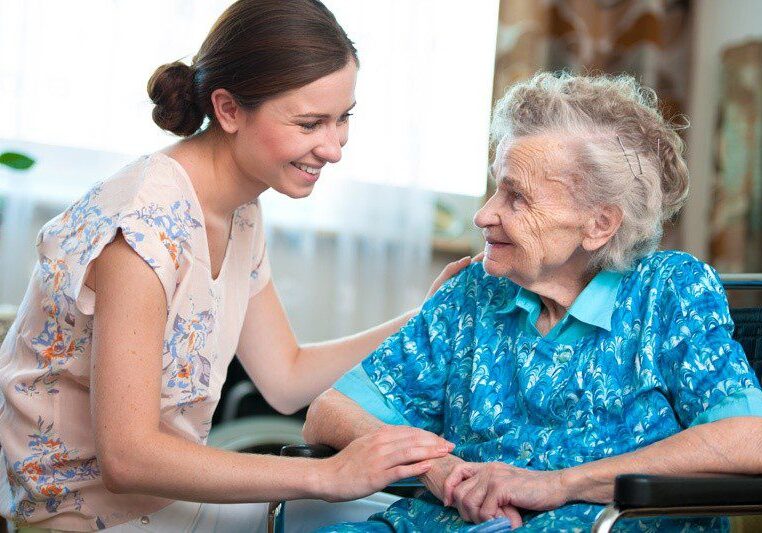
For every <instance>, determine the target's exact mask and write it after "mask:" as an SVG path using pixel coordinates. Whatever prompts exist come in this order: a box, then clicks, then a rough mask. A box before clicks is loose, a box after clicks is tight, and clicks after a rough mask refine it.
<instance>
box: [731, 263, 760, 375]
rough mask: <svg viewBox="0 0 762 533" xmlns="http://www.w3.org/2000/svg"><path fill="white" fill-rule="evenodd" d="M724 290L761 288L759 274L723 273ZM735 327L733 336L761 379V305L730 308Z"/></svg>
mask: <svg viewBox="0 0 762 533" xmlns="http://www.w3.org/2000/svg"><path fill="white" fill-rule="evenodd" d="M721 278H722V282H723V283H722V284H723V285H724V286H725V290H762V275H760V274H732V275H730V274H725V275H723V276H721ZM730 316H731V317H732V318H733V322H734V323H735V325H736V327H735V330H734V331H733V338H734V339H735V340H737V341H738V342H739V343H740V344H741V346H742V347H743V351H744V353H745V354H746V358H747V359H748V360H749V365H751V368H752V369H753V370H754V373H755V374H756V375H757V378H758V379H759V380H760V381H762V307H736V308H731V309H730Z"/></svg>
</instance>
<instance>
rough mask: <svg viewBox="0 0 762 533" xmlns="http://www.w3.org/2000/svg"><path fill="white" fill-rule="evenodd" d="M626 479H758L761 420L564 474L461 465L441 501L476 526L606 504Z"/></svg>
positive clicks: (696, 433)
mask: <svg viewBox="0 0 762 533" xmlns="http://www.w3.org/2000/svg"><path fill="white" fill-rule="evenodd" d="M628 473H642V474H654V475H686V474H731V473H734V474H759V473H762V418H759V417H734V418H727V419H724V420H719V421H717V422H712V423H708V424H702V425H699V426H694V427H691V428H689V429H686V430H684V431H681V432H680V433H677V434H675V435H672V436H671V437H668V438H666V439H664V440H661V441H659V442H655V443H654V444H651V445H650V446H646V447H644V448H641V449H639V450H637V451H634V452H630V453H625V454H622V455H618V456H615V457H609V458H606V459H601V460H599V461H594V462H591V463H586V464H583V465H580V466H575V467H572V468H567V469H564V470H557V471H547V472H542V471H534V470H524V469H520V468H516V467H512V466H509V465H506V464H504V463H483V464H478V463H464V464H463V465H459V466H456V467H455V468H454V469H453V470H452V472H451V473H450V475H449V476H448V478H447V480H446V481H445V498H444V501H445V503H446V504H452V505H454V506H456V507H457V508H458V510H459V511H460V513H461V515H462V516H463V517H464V518H465V519H469V520H472V521H475V522H479V521H483V520H488V519H490V518H493V517H495V516H500V513H501V512H505V509H506V508H508V507H518V508H523V509H532V510H548V509H554V508H557V507H560V506H561V505H564V504H566V503H568V502H570V501H588V502H595V503H608V502H610V501H611V500H612V498H613V495H614V481H615V479H616V477H617V476H618V475H620V474H628ZM501 510H502V511H501Z"/></svg>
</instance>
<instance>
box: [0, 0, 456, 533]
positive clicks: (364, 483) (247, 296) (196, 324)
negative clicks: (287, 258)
mask: <svg viewBox="0 0 762 533" xmlns="http://www.w3.org/2000/svg"><path fill="white" fill-rule="evenodd" d="M357 68H358V61H357V54H356V51H355V48H354V46H353V45H352V42H351V41H350V40H349V39H348V37H347V36H346V34H345V33H344V31H343V30H342V28H341V27H340V26H339V25H338V23H337V22H336V20H335V19H334V17H333V15H332V14H331V13H330V12H329V11H328V10H327V9H326V8H325V7H324V6H323V5H322V4H321V3H320V2H319V1H317V0H291V1H289V2H283V1H282V0H240V1H239V2H236V3H235V4H233V5H232V6H231V7H230V8H229V9H228V10H227V11H226V12H225V13H224V14H223V15H222V16H221V17H220V19H219V20H218V21H217V22H216V24H215V25H214V27H213V28H212V30H211V32H210V33H209V35H208V37H207V38H206V40H205V41H204V43H203V45H202V46H201V49H200V51H199V53H198V54H197V56H196V57H195V58H194V60H193V63H192V65H190V66H187V65H184V64H182V63H179V62H178V63H172V64H169V65H164V66H162V67H159V68H158V69H157V71H156V72H155V73H154V75H153V76H152V77H151V79H150V80H149V83H148V92H149V94H150V96H151V98H152V100H153V102H154V103H155V104H156V107H155V109H154V112H153V117H154V121H155V122H156V123H157V124H158V125H159V126H160V127H161V128H163V129H165V130H168V131H171V132H173V133H176V134H178V135H180V136H183V137H185V138H184V139H183V140H181V141H180V142H178V143H177V144H174V145H172V146H170V147H168V148H167V149H165V150H162V151H160V152H157V153H154V154H152V155H148V156H145V157H142V158H140V159H139V160H137V161H135V162H134V163H132V164H130V165H128V166H127V167H125V168H124V169H122V170H120V171H119V172H118V173H117V174H116V175H114V176H112V177H111V178H109V179H107V180H105V181H103V182H102V183H100V184H98V185H96V186H95V187H94V188H93V189H92V190H90V191H89V192H88V193H87V194H86V195H85V196H84V197H83V198H82V199H80V200H79V201H77V202H76V203H75V204H74V205H72V206H71V207H70V208H69V209H67V210H66V211H65V212H64V213H62V214H61V215H59V216H58V217H56V218H55V219H53V220H51V221H50V222H49V223H48V224H46V225H45V227H44V228H43V229H42V231H41V232H40V235H39V237H38V240H37V249H38V252H39V263H38V264H37V267H36V269H35V272H34V275H33V277H32V280H31V282H30V285H29V288H28V290H27V293H26V296H25V298H24V301H23V303H22V304H21V307H20V310H19V316H18V319H17V320H16V322H15V324H14V325H13V327H12V328H11V330H10V332H9V334H8V336H7V338H6V340H5V342H4V344H3V345H2V349H1V350H0V391H1V392H2V394H1V395H0V399H2V400H3V401H2V402H1V403H0V444H1V445H2V453H0V458H2V460H3V461H4V462H5V465H4V466H5V468H2V469H1V470H0V471H1V472H2V473H0V476H2V478H0V503H1V506H0V511H2V514H3V516H5V517H8V518H10V519H11V521H13V522H14V523H15V524H16V526H17V527H20V528H21V529H22V530H23V529H24V528H25V527H29V526H35V527H37V528H54V529H55V530H62V529H63V530H76V531H90V530H96V529H103V528H112V529H113V530H119V531H131V530H133V529H140V530H145V529H147V528H149V529H150V528H152V527H153V528H156V529H157V530H164V531H166V530H167V529H166V528H167V527H171V528H172V529H175V528H176V529H177V530H183V531H185V530H191V529H193V528H197V529H199V530H201V529H204V530H211V529H217V530H220V531H234V530H236V529H237V528H238V527H239V526H240V527H241V528H243V529H244V530H247V531H252V530H254V529H256V525H257V523H258V521H260V520H261V517H262V516H263V514H264V511H265V507H264V504H261V503H259V504H256V503H250V502H265V501H269V500H272V499H294V498H323V499H330V500H342V499H350V498H356V497H361V496H365V495H367V494H370V493H372V492H374V491H377V490H379V489H381V488H383V487H384V486H385V485H387V484H388V483H390V482H392V481H395V480H397V479H400V478H404V477H408V476H415V475H419V474H421V473H423V472H425V471H426V470H427V469H428V468H429V466H430V463H429V462H428V460H430V459H432V458H436V457H441V456H443V455H446V454H447V453H448V452H449V451H450V450H451V445H450V444H449V443H447V442H446V441H444V440H443V439H441V438H439V437H437V436H436V435H433V434H431V433H428V432H425V431H423V430H417V429H413V428H397V427H391V426H387V427H384V428H381V429H380V430H376V431H373V432H371V433H369V434H368V435H367V436H365V437H364V438H362V439H359V440H358V441H356V442H355V443H354V444H353V445H351V446H349V447H348V448H347V449H346V450H344V451H342V452H341V453H340V454H338V455H337V456H335V457H333V458H330V459H325V460H321V461H316V460H310V459H297V458H293V459H287V458H280V457H271V456H256V455H247V454H238V453H233V452H227V451H222V450H217V449H212V448H209V447H206V446H205V442H206V437H207V435H208V432H209V428H210V423H211V417H212V414H213V412H214V409H215V406H216V405H217V402H218V400H219V396H220V389H221V386H222V382H223V380H224V377H225V373H226V369H227V366H228V364H229V362H230V360H231V359H232V357H233V355H234V354H237V355H238V357H239V358H240V360H241V362H242V364H243V366H244V367H245V369H246V371H247V372H248V374H249V375H250V377H251V378H252V380H253V381H254V382H255V383H256V385H257V388H258V389H259V390H260V391H261V392H262V394H263V395H264V397H265V398H266V399H267V401H268V402H270V403H271V404H272V405H273V406H274V407H275V408H276V409H278V410H280V411H282V412H285V413H291V412H294V411H296V410H297V409H299V408H301V407H303V406H305V405H307V404H308V403H309V402H310V401H311V400H312V399H313V398H315V396H316V395H318V394H319V393H320V392H321V391H323V390H325V389H326V388H328V387H329V386H330V385H331V383H333V381H335V380H336V379H337V378H338V377H339V376H341V375H342V374H343V373H344V372H345V371H346V370H348V369H349V368H350V367H352V366H353V365H354V364H356V363H357V362H359V361H360V360H361V359H362V358H363V357H364V356H365V355H366V354H368V353H369V352H371V351H372V350H373V348H375V347H376V346H377V345H378V344H379V343H380V342H381V341H382V340H383V339H384V338H386V337H387V336H389V335H390V334H391V333H393V332H394V331H396V330H397V329H399V328H400V327H401V325H402V324H403V323H404V322H405V321H406V320H407V319H408V318H409V317H410V316H412V312H411V313H408V314H406V315H404V316H402V317H399V318H397V319H395V320H392V321H390V322H388V323H386V324H383V325H380V326H378V327H376V328H374V329H371V330H369V331H365V332H363V333H359V334H357V335H354V336H352V337H348V338H344V339H339V340H335V341H330V342H325V343H321V344H313V345H302V346H300V345H299V344H298V343H297V342H296V339H295V338H294V334H293V333H292V331H291V328H290V326H289V323H288V320H287V318H286V316H285V313H284V311H283V308H282V306H281V303H280V301H279V299H278V295H277V293H276V291H275V288H274V286H273V283H272V281H271V279H270V268H269V263H268V259H267V253H266V248H265V242H264V234H263V230H262V220H261V213H260V208H259V203H258V201H257V198H258V196H259V195H260V194H261V193H262V192H263V191H265V190H267V189H269V188H273V189H275V190H276V191H278V192H280V193H282V194H285V195H288V196H290V197H293V198H301V197H305V196H308V195H309V194H310V193H311V192H312V189H313V187H314V186H315V184H316V182H317V181H318V180H319V179H320V173H321V169H322V167H323V166H324V165H326V164H328V163H337V162H338V161H339V159H340V158H341V149H342V147H343V146H344V144H345V143H346V142H347V135H348V127H349V124H348V122H349V116H350V114H351V113H350V110H351V109H352V107H353V106H354V103H355V101H354V87H355V78H356V73H357ZM205 119H208V123H207V125H206V126H205V127H203V129H202V125H203V123H204V120H205ZM469 262H470V259H469V258H464V259H463V260H461V261H460V262H458V263H453V264H451V265H449V266H448V267H447V268H446V269H445V271H444V272H443V273H442V275H440V277H439V278H437V280H435V282H434V285H433V286H432V289H431V292H433V291H435V290H436V289H437V288H438V286H439V285H440V284H441V282H442V281H443V280H444V279H446V278H448V277H450V276H451V275H453V274H454V273H456V272H457V271H459V270H460V269H461V268H463V267H465V266H466V265H467V264H469ZM431 292H430V294H431ZM178 500H179V501H178ZM189 502H198V503H189ZM232 503H239V504H240V505H222V504H232ZM152 513H153V514H152ZM167 524H171V525H170V526H168V525H167Z"/></svg>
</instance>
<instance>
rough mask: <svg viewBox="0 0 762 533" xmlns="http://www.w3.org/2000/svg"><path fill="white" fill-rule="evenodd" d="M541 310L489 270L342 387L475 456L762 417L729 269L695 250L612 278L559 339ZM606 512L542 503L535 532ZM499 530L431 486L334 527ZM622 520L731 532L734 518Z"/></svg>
mask: <svg viewBox="0 0 762 533" xmlns="http://www.w3.org/2000/svg"><path fill="white" fill-rule="evenodd" d="M539 311H540V306H539V300H538V299H537V296H536V295H534V294H532V293H529V291H526V290H525V289H522V288H521V287H519V286H518V285H516V284H515V283H513V282H512V281H511V280H509V279H507V278H498V277H493V276H489V275H488V274H486V273H485V272H484V269H483V267H482V265H481V264H474V265H472V266H471V267H469V268H467V269H466V270H464V271H463V272H462V273H461V274H460V275H458V276H457V277H455V278H454V279H452V280H451V281H449V282H448V283H446V284H445V285H443V287H442V288H441V289H440V290H439V292H437V294H436V295H434V297H432V298H431V299H430V300H429V301H428V302H426V304H425V305H424V306H423V308H422V311H421V313H420V314H419V315H417V316H416V317H414V318H413V319H411V321H410V322H409V323H408V324H407V325H406V326H404V327H403V328H402V329H401V331H400V332H399V333H397V334H395V335H393V336H392V337H390V338H389V339H387V340H386V341H385V342H384V343H383V344H382V345H381V346H380V347H379V348H378V349H377V350H376V351H375V352H374V353H372V354H371V355H369V356H368V357H367V358H366V359H365V360H364V361H363V362H362V363H361V365H359V366H358V367H356V368H355V369H353V370H352V371H350V372H349V373H347V374H346V375H345V376H344V377H343V378H342V379H341V380H339V381H338V382H337V383H336V384H335V385H334V388H336V389H337V390H338V391H340V392H342V393H343V394H346V395H347V396H349V397H350V398H352V399H353V400H355V401H356V402H357V403H359V404H360V405H361V406H362V407H364V408H365V409H366V410H367V411H368V412H370V413H372V414H374V415H375V416H377V417H378V418H380V419H382V420H384V421H385V422H387V423H394V424H410V425H414V426H417V427H421V428H424V429H427V430H429V431H432V432H435V433H437V434H440V435H443V436H444V437H445V438H446V439H448V440H450V441H451V442H454V443H455V444H456V448H455V450H454V451H453V453H454V454H455V455H457V456H459V457H461V458H462V459H464V460H466V461H472V462H489V461H502V462H505V463H508V464H511V465H515V466H517V467H520V468H527V469H533V470H558V469H563V468H567V467H572V466H576V465H580V464H583V463H587V462H591V461H595V460H598V459H602V458H605V457H611V456H615V455H620V454H623V453H627V452H631V451H633V450H636V449H638V448H641V447H643V446H647V445H649V444H651V443H654V442H656V441H659V440H662V439H664V438H666V437H669V436H670V435H673V434H675V433H677V432H679V431H681V430H682V429H684V428H687V427H689V426H691V425H696V424H701V423H706V422H712V421H715V420H719V419H721V418H726V417H729V416H762V392H761V391H760V389H759V383H758V381H757V378H756V377H755V375H754V373H753V372H752V371H751V369H750V367H749V365H748V362H747V359H746V356H745V355H744V353H743V350H742V348H741V346H740V345H739V344H738V343H737V342H735V341H733V340H732V339H731V332H732V330H733V322H732V320H731V318H730V314H729V310H728V303H727V299H726V297H725V292H724V290H723V288H722V285H721V283H720V281H719V279H718V277H717V274H716V273H715V272H714V270H712V269H711V267H709V266H707V265H705V264H704V263H701V262H700V261H698V260H697V259H695V258H693V257H692V256H690V255H688V254H685V253H682V252H656V253H654V254H651V255H649V256H647V257H645V258H643V259H642V260H640V261H639V263H638V264H637V267H636V268H635V269H634V270H632V271H631V272H627V273H624V274H623V275H619V274H616V273H611V272H602V273H599V274H598V276H596V278H594V279H593V281H591V283H590V284H589V285H588V287H587V288H586V289H585V290H584V291H583V292H582V293H581V294H580V295H579V296H578V298H577V300H575V302H574V303H573V304H572V307H571V308H570V309H569V313H568V315H567V317H565V319H564V320H562V321H561V322H559V324H558V325H557V327H555V328H554V329H553V330H551V331H550V332H549V333H548V335H545V336H542V335H541V334H540V333H539V332H538V331H537V330H536V329H535V328H534V322H535V321H536V319H537V316H538V315H539ZM572 315H573V316H574V317H576V318H574V320H573V321H571V322H570V321H569V320H567V319H568V318H569V317H570V316H572ZM574 321H577V322H580V324H575V323H573V322H574ZM581 322H584V327H583V326H582V325H581ZM574 329H576V330H577V331H576V334H575V333H574V332H573V331H572V330H574ZM601 509H602V506H600V505H592V504H586V503H574V504H569V505H566V506H563V507H561V508H559V509H556V510H554V511H548V512H541V513H537V512H528V513H526V514H525V515H524V526H523V528H521V531H589V530H590V527H591V526H592V524H593V521H594V520H595V518H596V516H597V515H598V513H599V512H600V511H601ZM486 524H487V525H481V526H474V525H473V524H471V525H469V524H467V523H465V522H464V521H463V520H461V519H460V517H459V515H458V512H457V510H455V509H454V508H451V507H448V508H445V507H443V506H442V504H441V502H440V501H439V500H437V499H436V498H435V497H434V496H433V495H432V494H431V493H429V492H426V493H424V495H423V496H422V497H420V498H415V499H402V500H399V501H398V502H396V503H394V504H393V505H392V506H391V507H390V508H389V509H388V510H387V511H385V512H383V513H380V514H377V515H374V516H372V517H371V518H370V521H369V522H365V523H360V524H342V525H337V526H333V527H328V528H325V529H322V530H321V531H432V532H433V531H480V530H482V529H483V528H485V527H488V528H491V527H497V529H495V530H504V527H503V526H501V525H499V524H494V525H489V522H488V523H486ZM498 526H499V527H498ZM621 527H624V528H627V529H632V530H636V531H664V530H671V531H683V530H690V531H701V530H703V531H717V530H721V529H723V528H724V527H725V522H724V520H722V519H694V520H680V519H642V520H639V521H638V520H635V521H625V522H623V523H622V525H621ZM490 530H491V529H490Z"/></svg>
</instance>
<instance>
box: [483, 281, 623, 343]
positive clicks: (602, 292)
mask: <svg viewBox="0 0 762 533" xmlns="http://www.w3.org/2000/svg"><path fill="white" fill-rule="evenodd" d="M623 277H624V274H622V273H620V272H614V271H611V270H603V271H601V272H599V273H598V274H596V275H595V277H594V278H593V279H592V280H590V283H588V284H587V287H585V288H584V289H583V291H582V292H581V293H579V295H578V296H577V298H575V299H574V302H573V303H572V305H571V307H570V308H569V310H568V311H567V313H566V315H565V316H564V317H563V319H562V320H561V322H568V317H570V316H571V317H574V318H575V319H577V320H578V321H580V322H583V323H585V324H589V325H591V326H595V327H599V328H602V329H605V330H606V331H611V315H612V314H613V313H614V306H615V305H616V296H617V293H618V292H619V284H620V283H621V281H622V278H623ZM516 308H520V309H523V310H524V311H526V312H527V314H528V315H529V316H528V323H529V324H532V325H534V324H535V323H536V322H537V319H538V318H539V316H540V310H541V308H542V306H541V303H540V297H539V296H537V295H536V294H535V293H533V292H531V291H529V290H527V289H525V288H523V287H519V290H518V291H517V292H516V296H514V297H513V298H512V299H510V300H509V301H508V302H506V304H505V306H504V307H503V308H501V309H499V310H498V311H497V312H498V313H511V312H513V311H514V310H515V309H516ZM554 329H555V328H554Z"/></svg>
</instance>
